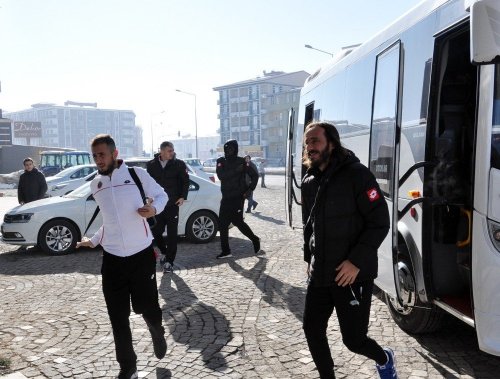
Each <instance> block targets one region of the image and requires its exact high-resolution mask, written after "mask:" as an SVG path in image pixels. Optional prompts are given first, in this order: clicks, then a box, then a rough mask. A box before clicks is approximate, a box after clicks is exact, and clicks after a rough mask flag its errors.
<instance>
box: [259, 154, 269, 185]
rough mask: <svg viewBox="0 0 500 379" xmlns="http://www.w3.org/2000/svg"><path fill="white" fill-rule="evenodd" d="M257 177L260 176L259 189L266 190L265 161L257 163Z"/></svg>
mask: <svg viewBox="0 0 500 379" xmlns="http://www.w3.org/2000/svg"><path fill="white" fill-rule="evenodd" d="M258 167H259V176H260V187H261V188H267V187H266V169H265V167H266V161H265V160H261V161H260V163H259V166H258Z"/></svg>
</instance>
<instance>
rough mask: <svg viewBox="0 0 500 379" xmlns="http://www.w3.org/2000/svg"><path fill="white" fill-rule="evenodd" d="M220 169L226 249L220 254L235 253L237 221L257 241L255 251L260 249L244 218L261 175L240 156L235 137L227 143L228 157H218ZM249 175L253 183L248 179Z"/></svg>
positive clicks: (222, 232)
mask: <svg viewBox="0 0 500 379" xmlns="http://www.w3.org/2000/svg"><path fill="white" fill-rule="evenodd" d="M216 172H217V176H218V177H219V180H220V182H221V192H222V200H221V202H220V210H219V232H220V243H221V248H222V252H221V253H220V254H219V255H218V256H217V258H218V259H220V258H227V257H230V256H231V249H230V248H229V224H231V223H233V225H234V226H236V227H237V228H238V229H239V230H240V232H241V233H243V234H244V235H245V236H246V237H247V238H248V239H250V241H252V243H253V248H254V252H255V253H256V254H257V253H259V252H260V251H261V250H260V238H259V237H257V236H256V235H255V234H254V233H253V232H252V229H250V227H249V226H248V225H247V224H246V223H245V221H243V205H244V203H245V199H246V198H247V197H248V196H249V194H250V192H251V191H253V190H255V187H256V186H257V181H258V180H259V175H258V174H257V171H255V170H254V169H253V168H252V166H250V164H249V163H247V162H245V159H244V158H242V157H238V142H237V141H236V140H234V139H232V140H229V141H227V142H226V143H225V144H224V157H220V158H219V159H217V164H216ZM247 175H248V177H249V178H250V183H248V182H247Z"/></svg>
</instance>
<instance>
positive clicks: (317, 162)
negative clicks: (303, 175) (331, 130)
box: [308, 146, 330, 167]
mask: <svg viewBox="0 0 500 379" xmlns="http://www.w3.org/2000/svg"><path fill="white" fill-rule="evenodd" d="M311 153H318V154H319V158H318V159H314V160H313V159H311V158H310V154H311ZM308 155H309V163H310V166H311V167H319V166H321V165H322V164H323V163H327V162H328V161H329V160H330V151H328V146H327V147H325V148H324V149H323V150H321V151H319V150H312V151H310V152H309V153H308Z"/></svg>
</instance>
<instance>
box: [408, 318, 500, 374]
mask: <svg viewBox="0 0 500 379" xmlns="http://www.w3.org/2000/svg"><path fill="white" fill-rule="evenodd" d="M414 338H415V339H416V340H417V341H418V342H419V344H420V345H421V346H422V348H423V349H425V350H426V351H427V354H424V353H422V352H418V353H419V354H420V355H421V356H422V357H423V358H424V359H425V360H427V361H428V362H429V364H430V365H432V366H433V367H434V368H435V369H436V370H437V371H439V373H440V374H441V375H443V377H446V378H459V377H462V376H464V375H466V376H467V377H472V378H476V379H479V378H492V376H491V374H492V373H494V372H497V371H498V368H499V367H500V357H495V356H493V355H489V354H486V353H484V352H482V351H481V350H479V346H478V343H477V337H476V332H475V330H474V328H472V327H469V326H466V325H465V324H464V323H463V322H462V321H460V320H458V319H457V318H455V317H453V316H451V315H446V316H445V318H444V320H443V326H442V328H441V329H440V330H438V331H437V332H434V333H432V334H425V335H420V336H414ZM450 357H451V358H452V359H450ZM453 357H455V359H453ZM453 373H458V374H459V375H458V376H456V375H454V374H453Z"/></svg>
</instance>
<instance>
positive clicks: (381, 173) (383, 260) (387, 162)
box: [369, 41, 403, 295]
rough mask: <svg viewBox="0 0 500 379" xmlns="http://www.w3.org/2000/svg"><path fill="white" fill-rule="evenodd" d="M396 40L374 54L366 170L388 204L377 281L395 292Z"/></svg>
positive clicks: (399, 72)
mask: <svg viewBox="0 0 500 379" xmlns="http://www.w3.org/2000/svg"><path fill="white" fill-rule="evenodd" d="M402 71H403V70H402V64H401V49H400V42H399V41H398V42H396V43H394V44H393V45H392V46H390V47H389V48H387V49H386V50H384V51H383V52H382V53H380V54H379V55H378V56H377V61H376V71H375V86H374V93H373V108H372V119H371V136H370V158H369V163H370V170H371V172H372V173H373V174H374V175H375V178H376V180H377V182H378V184H379V186H380V189H381V191H382V193H383V195H384V196H385V199H386V201H387V203H388V206H389V214H390V215H391V229H390V231H389V233H388V235H387V237H386V238H385V240H384V242H383V243H382V246H381V247H380V249H379V275H378V278H377V285H378V286H379V287H380V288H381V289H383V290H384V291H385V292H387V293H389V294H391V295H395V293H396V291H395V284H396V285H397V281H396V280H395V278H396V276H395V275H396V274H395V273H396V269H395V264H394V262H395V261H394V260H393V255H394V254H395V252H393V249H397V221H398V219H397V214H398V213H397V212H398V202H397V199H398V196H397V193H398V183H397V182H398V180H397V179H398V168H399V165H398V158H399V138H400V124H401V122H400V119H401V118H400V103H401V101H400V98H401V90H400V88H401V80H400V78H401V77H402Z"/></svg>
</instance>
